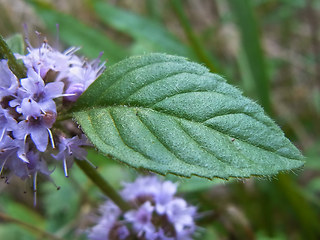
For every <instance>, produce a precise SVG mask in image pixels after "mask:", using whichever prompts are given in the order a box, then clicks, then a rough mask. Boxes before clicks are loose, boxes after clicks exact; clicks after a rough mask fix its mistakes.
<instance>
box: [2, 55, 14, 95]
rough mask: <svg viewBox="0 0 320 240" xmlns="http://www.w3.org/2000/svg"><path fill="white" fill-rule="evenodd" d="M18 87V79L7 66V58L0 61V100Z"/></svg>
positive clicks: (12, 93)
mask: <svg viewBox="0 0 320 240" xmlns="http://www.w3.org/2000/svg"><path fill="white" fill-rule="evenodd" d="M17 88H18V79H17V77H16V76H15V75H14V74H13V73H12V72H11V70H10V69H9V67H8V61H7V60H1V61H0V101H1V99H2V98H3V97H4V96H11V95H14V94H15V92H16V90H17Z"/></svg>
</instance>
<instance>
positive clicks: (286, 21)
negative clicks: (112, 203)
mask: <svg viewBox="0 0 320 240" xmlns="http://www.w3.org/2000/svg"><path fill="white" fill-rule="evenodd" d="M240 2H241V3H240ZM0 10H1V14H0V32H1V34H2V35H4V36H6V37H10V36H12V35H14V34H15V33H19V32H20V33H22V32H23V31H24V30H23V27H22V25H23V24H27V25H28V28H29V38H30V42H31V43H32V45H34V46H37V45H38V44H39V40H38V38H37V34H34V31H35V30H37V31H38V32H41V35H42V36H47V38H48V40H49V42H50V43H52V45H54V46H59V47H60V48H67V47H69V46H70V45H78V46H79V45H80V46H81V47H82V50H81V51H82V53H83V54H85V55H86V56H87V57H88V58H94V57H96V56H98V54H99V53H100V52H101V51H104V55H103V59H104V60H105V59H106V60H107V66H110V65H112V64H113V63H116V62H118V61H120V60H122V59H124V58H125V57H129V56H131V55H136V54H142V53H147V52H154V51H157V52H165V53H170V54H176V55H182V56H186V57H188V58H189V59H191V60H193V61H197V62H199V63H201V64H204V65H206V66H207V67H208V68H210V69H211V70H213V71H215V72H216V73H219V74H222V75H224V76H225V77H226V79H227V81H229V82H230V83H232V84H235V85H237V86H238V87H239V88H240V89H242V90H243V91H244V92H245V94H246V95H247V96H249V97H251V98H253V99H255V100H256V101H257V102H259V103H260V104H261V105H263V106H264V108H265V110H266V111H267V112H268V114H269V115H271V116H272V118H274V119H275V120H276V122H277V123H278V124H279V125H280V126H281V128H282V129H283V130H284V131H285V133H286V136H287V137H288V138H289V139H291V140H292V141H293V142H294V144H295V145H296V146H297V147H298V148H300V149H301V151H302V152H303V153H304V155H305V156H306V159H305V160H306V165H305V168H304V169H303V170H301V171H299V172H295V173H292V174H290V173H286V174H281V175H279V176H277V177H274V178H272V179H254V178H253V179H249V180H234V181H232V182H222V181H221V180H219V181H218V180H217V181H215V182H209V181H207V180H202V179H198V178H192V179H191V180H188V179H180V178H178V177H174V176H168V177H169V178H174V179H176V180H177V181H179V182H180V192H181V194H183V195H184V196H185V197H186V198H187V199H188V200H189V201H190V202H191V203H193V204H196V205H197V206H198V207H199V211H200V212H202V213H203V214H202V215H201V216H199V220H198V225H199V226H200V228H199V230H198V232H197V237H196V238H197V239H208V240H209V239H279V240H280V239H319V238H320V228H319V222H320V204H319V202H320V150H319V149H320V145H319V142H320V124H319V122H320V109H319V106H320V97H319V96H320V40H319V39H320V32H319V31H320V24H319V23H320V4H319V1H317V0H243V1H237V0H228V1H224V0H201V1H198V0H185V1H178V0H164V1H155V0H135V1H127V0H119V1H112V0H110V1H98V0H95V1H93V0H92V1H90V0H80V1H76V0H72V1H62V0H58V1H53V0H29V1H23V0H10V1H7V0H0ZM104 12H105V14H104ZM56 24H59V32H60V33H59V41H57V31H56ZM11 39H12V43H13V45H11V46H12V47H13V48H15V49H17V50H16V51H21V46H20V45H15V44H14V39H15V37H14V38H11ZM89 159H90V160H91V161H92V162H93V163H94V164H95V165H97V166H98V171H99V172H101V173H103V175H104V176H106V178H107V179H108V181H109V182H110V183H111V184H112V185H113V186H115V187H117V188H119V186H120V184H121V181H125V180H132V179H134V178H135V176H136V175H137V174H138V173H137V172H136V171H135V170H131V169H130V168H128V167H127V166H125V165H121V164H119V163H117V162H115V161H113V160H109V159H106V157H103V156H101V155H98V154H97V153H95V152H94V151H92V152H90V154H89ZM59 171H60V170H59ZM59 171H58V169H57V170H56V171H55V172H54V174H53V175H52V181H54V182H55V184H56V185H58V186H61V189H60V190H59V191H57V190H56V187H55V186H54V184H53V183H52V182H50V181H47V182H44V180H45V179H41V177H40V179H39V180H38V182H39V186H38V188H39V189H38V193H37V195H38V204H37V206H36V207H35V208H34V207H33V206H32V202H33V193H32V190H30V186H31V185H30V184H29V183H27V185H24V184H22V183H21V182H19V181H16V180H12V181H11V182H10V184H9V186H8V185H6V184H5V183H3V182H1V183H0V191H1V193H0V194H1V196H0V203H1V204H0V211H1V212H2V213H3V212H4V213H6V214H7V215H8V216H10V217H12V218H14V219H16V220H19V222H17V221H13V220H12V219H11V221H8V222H10V223H7V222H6V221H1V224H0V239H12V240H15V239H26V240H29V239H30V240H32V239H86V236H85V234H84V231H85V229H86V228H87V227H88V226H91V224H92V222H93V221H94V214H93V212H94V211H95V209H97V206H98V205H99V204H100V203H101V202H102V201H104V199H105V198H104V197H103V195H102V194H101V193H100V192H99V191H98V189H97V188H95V187H93V185H92V183H91V182H90V181H89V180H88V179H87V178H86V177H85V176H84V175H83V174H82V172H81V171H80V169H78V168H77V166H74V167H73V168H72V169H71V171H70V177H69V178H68V179H67V178H65V177H64V175H63V173H62V172H59ZM24 192H26V193H24ZM2 219H3V218H2ZM7 220H8V219H7ZM29 225H33V226H35V227H37V228H38V230H39V231H35V230H32V229H30V226H29ZM40 230H41V231H44V232H47V233H51V235H50V234H48V236H47V237H43V236H44V235H43V233H41V231H40Z"/></svg>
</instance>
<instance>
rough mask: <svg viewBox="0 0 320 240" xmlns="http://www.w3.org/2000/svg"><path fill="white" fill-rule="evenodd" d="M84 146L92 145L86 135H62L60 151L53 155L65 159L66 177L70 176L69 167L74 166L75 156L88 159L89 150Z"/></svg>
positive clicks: (58, 158)
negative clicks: (71, 136)
mask: <svg viewBox="0 0 320 240" xmlns="http://www.w3.org/2000/svg"><path fill="white" fill-rule="evenodd" d="M82 146H90V144H89V142H88V140H87V138H86V136H85V135H82V136H81V137H80V138H79V137H78V136H75V137H73V138H65V137H60V144H59V153H58V154H57V155H55V156H54V155H53V157H54V158H55V159H57V160H61V161H63V166H64V172H65V175H66V177H67V176H68V168H69V167H71V166H72V164H73V161H74V158H77V159H79V160H87V158H86V157H87V151H86V150H85V149H83V148H82Z"/></svg>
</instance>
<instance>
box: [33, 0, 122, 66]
mask: <svg viewBox="0 0 320 240" xmlns="http://www.w3.org/2000/svg"><path fill="white" fill-rule="evenodd" d="M32 2H37V1H32ZM33 6H34V8H35V10H36V11H37V13H38V15H39V16H40V17H41V18H42V19H43V21H44V22H45V23H46V25H47V27H48V28H49V29H50V30H51V31H52V32H55V31H56V24H59V31H60V38H61V39H62V40H63V41H64V42H65V43H67V44H68V45H70V46H72V45H75V46H81V47H82V49H81V52H82V53H83V54H84V55H86V56H87V57H90V58H95V57H97V56H98V55H99V53H100V52H101V51H103V52H104V54H105V56H107V58H108V62H109V63H115V62H118V61H119V60H121V59H123V58H124V57H126V56H127V55H128V54H127V52H126V51H125V50H124V48H123V46H120V45H119V44H117V43H115V42H113V41H112V40H110V39H109V38H108V37H107V36H106V35H105V34H104V33H103V32H101V31H99V30H97V29H94V28H93V27H90V26H87V25H85V24H84V23H82V22H80V21H79V20H77V19H75V18H73V17H71V16H69V15H66V14H63V13H60V12H57V11H56V10H54V9H51V8H50V7H49V6H47V5H45V4H40V3H38V2H37V3H35V4H33Z"/></svg>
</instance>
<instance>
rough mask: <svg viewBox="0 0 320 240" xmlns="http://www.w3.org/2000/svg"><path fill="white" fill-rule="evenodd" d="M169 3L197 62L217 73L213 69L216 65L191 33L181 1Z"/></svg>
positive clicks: (174, 0) (194, 34)
mask: <svg viewBox="0 0 320 240" xmlns="http://www.w3.org/2000/svg"><path fill="white" fill-rule="evenodd" d="M170 3H171V5H172V7H173V10H174V12H175V14H176V15H177V17H178V20H179V21H180V24H181V25H182V27H183V30H184V32H185V34H186V36H187V38H188V40H189V42H190V44H191V47H192V48H193V50H194V52H195V54H196V55H197V57H198V59H199V61H201V62H202V63H204V64H205V65H206V66H207V67H208V68H209V69H210V71H211V72H218V71H217V69H216V67H215V65H216V64H214V63H213V59H212V57H211V56H210V55H209V54H208V52H207V50H206V49H205V48H204V46H203V44H202V43H201V41H200V40H199V38H198V37H197V36H196V33H195V32H194V31H193V29H192V27H191V24H190V22H189V20H188V19H187V16H186V15H185V13H184V11H183V8H182V4H181V1H180V0H171V1H170Z"/></svg>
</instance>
